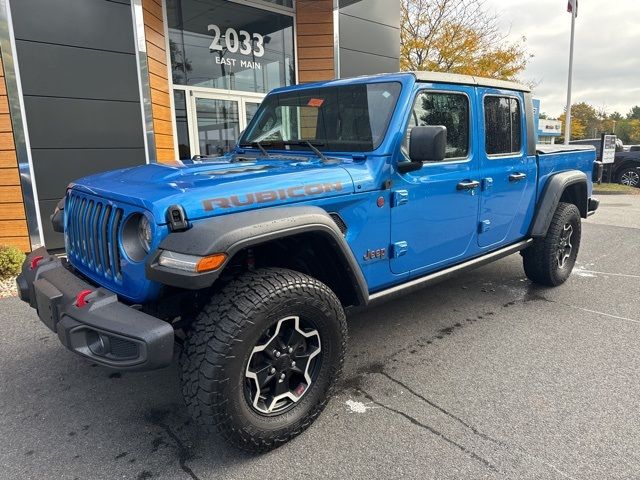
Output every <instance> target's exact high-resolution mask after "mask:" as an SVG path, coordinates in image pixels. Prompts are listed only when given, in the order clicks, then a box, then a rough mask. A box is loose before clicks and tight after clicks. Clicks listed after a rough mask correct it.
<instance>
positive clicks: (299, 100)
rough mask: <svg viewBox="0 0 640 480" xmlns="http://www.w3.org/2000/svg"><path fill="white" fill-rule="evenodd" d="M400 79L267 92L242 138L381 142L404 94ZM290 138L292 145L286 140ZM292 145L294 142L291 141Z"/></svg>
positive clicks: (348, 145)
mask: <svg viewBox="0 0 640 480" xmlns="http://www.w3.org/2000/svg"><path fill="white" fill-rule="evenodd" d="M400 89H401V87H400V84H399V83H396V82H388V83H371V84H357V85H344V86H339V87H322V88H310V89H304V90H296V91H293V92H284V93H278V94H272V95H269V96H267V97H266V98H265V99H264V101H263V102H262V105H261V106H260V109H259V110H258V113H257V114H256V118H254V120H253V122H251V125H249V127H248V128H247V131H246V133H245V134H244V136H243V138H242V143H251V142H261V143H262V144H263V145H264V146H267V147H273V148H281V147H283V146H291V145H295V149H298V148H308V146H305V144H304V142H306V141H309V142H311V143H313V144H314V145H315V146H316V147H318V148H319V149H320V150H327V151H334V152H345V151H348V152H354V151H355V152H367V151H372V150H375V149H376V148H378V146H380V143H382V140H383V139H384V136H385V133H386V131H387V127H388V125H389V122H390V120H391V115H392V114H393V111H394V109H395V106H396V103H397V101H398V96H399V95H400ZM287 144H289V145H287ZM292 148H294V147H292Z"/></svg>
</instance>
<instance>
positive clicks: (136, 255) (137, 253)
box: [120, 213, 153, 262]
mask: <svg viewBox="0 0 640 480" xmlns="http://www.w3.org/2000/svg"><path fill="white" fill-rule="evenodd" d="M152 239H153V229H152V227H151V222H150V221H149V219H148V218H147V216H146V215H144V214H143V213H135V214H133V215H131V216H130V217H129V218H127V220H126V221H125V223H124V226H123V227H122V237H121V239H120V240H121V242H122V248H123V250H124V252H125V253H126V254H127V256H128V257H129V258H130V259H131V260H133V261H134V262H141V261H143V260H144V257H145V256H146V255H147V253H149V250H150V249H151V241H152Z"/></svg>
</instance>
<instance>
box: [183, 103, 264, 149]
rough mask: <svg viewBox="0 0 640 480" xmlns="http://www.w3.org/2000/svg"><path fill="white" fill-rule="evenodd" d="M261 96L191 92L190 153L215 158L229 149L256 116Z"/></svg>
mask: <svg viewBox="0 0 640 480" xmlns="http://www.w3.org/2000/svg"><path fill="white" fill-rule="evenodd" d="M262 97H263V96H262V95H259V96H249V97H246V96H240V95H227V94H217V93H202V92H193V91H192V92H191V98H190V105H189V107H190V108H189V110H190V113H189V120H190V121H189V137H190V143H191V154H192V155H202V156H212V157H215V156H219V155H224V154H225V153H227V152H229V151H230V150H232V149H233V147H234V146H235V145H236V143H237V142H238V139H239V138H240V134H241V133H242V131H243V130H244V129H245V128H246V127H247V125H248V123H249V122H250V121H251V119H252V118H253V116H254V115H255V113H256V111H257V109H258V106H259V105H260V102H261V101H262Z"/></svg>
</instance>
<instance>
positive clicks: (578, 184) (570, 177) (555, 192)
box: [530, 170, 589, 237]
mask: <svg viewBox="0 0 640 480" xmlns="http://www.w3.org/2000/svg"><path fill="white" fill-rule="evenodd" d="M560 202H565V203H572V204H573V205H575V206H576V207H578V210H579V211H580V216H581V217H582V218H587V215H588V208H589V194H588V188H587V175H586V174H585V173H584V172H582V171H579V170H569V171H566V172H560V173H556V174H554V175H552V176H551V177H550V178H549V179H548V180H547V184H546V185H545V188H544V190H543V192H542V195H541V197H540V200H539V201H538V205H537V208H536V214H535V217H534V220H533V223H532V226H531V232H530V234H531V236H532V237H544V236H545V235H546V234H547V230H548V229H549V225H550V224H551V220H552V219H553V214H554V212H555V211H556V208H558V204H559V203H560Z"/></svg>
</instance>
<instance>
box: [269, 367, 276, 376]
mask: <svg viewBox="0 0 640 480" xmlns="http://www.w3.org/2000/svg"><path fill="white" fill-rule="evenodd" d="M269 373H270V374H271V375H273V374H274V373H276V369H275V368H273V367H271V370H269Z"/></svg>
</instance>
